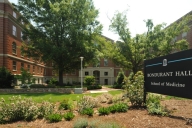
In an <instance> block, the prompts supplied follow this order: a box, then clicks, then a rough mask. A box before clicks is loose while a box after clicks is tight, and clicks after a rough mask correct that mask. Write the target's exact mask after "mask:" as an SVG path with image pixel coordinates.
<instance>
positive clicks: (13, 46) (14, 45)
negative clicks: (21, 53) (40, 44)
mask: <svg viewBox="0 0 192 128" xmlns="http://www.w3.org/2000/svg"><path fill="white" fill-rule="evenodd" d="M12 53H13V54H17V45H16V43H15V42H13V43H12Z"/></svg>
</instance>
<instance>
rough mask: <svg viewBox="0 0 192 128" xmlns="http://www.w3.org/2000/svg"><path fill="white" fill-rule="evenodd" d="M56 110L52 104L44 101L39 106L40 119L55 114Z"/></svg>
mask: <svg viewBox="0 0 192 128" xmlns="http://www.w3.org/2000/svg"><path fill="white" fill-rule="evenodd" d="M54 108H55V106H54V105H53V104H52V103H50V102H47V101H43V102H42V103H41V104H40V105H39V109H38V118H44V117H46V116H48V115H50V114H52V113H53V112H54Z"/></svg>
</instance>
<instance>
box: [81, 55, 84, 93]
mask: <svg viewBox="0 0 192 128" xmlns="http://www.w3.org/2000/svg"><path fill="white" fill-rule="evenodd" d="M83 58H84V57H82V56H81V57H80V59H81V89H82V93H83V74H82V69H83V67H82V62H83Z"/></svg>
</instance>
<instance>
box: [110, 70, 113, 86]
mask: <svg viewBox="0 0 192 128" xmlns="http://www.w3.org/2000/svg"><path fill="white" fill-rule="evenodd" d="M110 69H111V86H112V76H113V73H112V68H110Z"/></svg>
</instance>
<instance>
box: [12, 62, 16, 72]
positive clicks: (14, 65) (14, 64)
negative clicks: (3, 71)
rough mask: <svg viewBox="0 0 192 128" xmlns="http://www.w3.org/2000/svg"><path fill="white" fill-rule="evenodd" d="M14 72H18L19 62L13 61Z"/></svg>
mask: <svg viewBox="0 0 192 128" xmlns="http://www.w3.org/2000/svg"><path fill="white" fill-rule="evenodd" d="M12 68H13V71H16V70H17V62H16V61H13V66H12Z"/></svg>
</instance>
